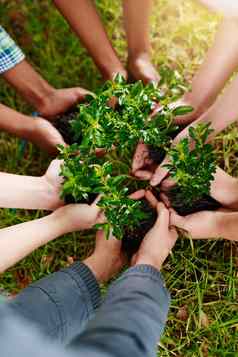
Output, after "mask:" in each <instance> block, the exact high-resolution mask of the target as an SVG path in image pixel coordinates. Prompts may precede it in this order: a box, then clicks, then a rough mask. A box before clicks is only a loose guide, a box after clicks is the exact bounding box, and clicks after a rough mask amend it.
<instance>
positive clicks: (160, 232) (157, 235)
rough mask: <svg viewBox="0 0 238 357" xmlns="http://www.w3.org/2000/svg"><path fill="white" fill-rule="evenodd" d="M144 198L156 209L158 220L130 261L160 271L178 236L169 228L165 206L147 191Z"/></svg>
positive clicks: (168, 217) (168, 216)
mask: <svg viewBox="0 0 238 357" xmlns="http://www.w3.org/2000/svg"><path fill="white" fill-rule="evenodd" d="M145 197H146V198H147V199H148V201H149V202H150V204H151V206H153V207H154V208H156V209H157V212H158V219H157V221H156V223H155V225H154V227H153V228H152V229H151V230H150V231H149V232H148V233H147V234H146V236H145V238H144V240H143V242H142V243H141V246H140V249H139V251H138V253H137V254H136V255H135V256H134V257H133V259H132V264H133V265H136V264H149V265H152V266H154V267H155V268H156V269H158V270H160V269H161V267H162V264H163V263H164V261H165V259H166V258H167V257H168V255H169V253H170V252H171V250H172V249H173V247H174V245H175V243H176V240H177V237H178V234H177V232H176V230H175V229H174V228H170V213H169V210H168V209H167V208H166V207H165V205H164V204H163V203H162V202H158V201H157V199H156V198H155V197H154V196H153V195H152V193H151V192H149V191H148V192H146V195H145Z"/></svg>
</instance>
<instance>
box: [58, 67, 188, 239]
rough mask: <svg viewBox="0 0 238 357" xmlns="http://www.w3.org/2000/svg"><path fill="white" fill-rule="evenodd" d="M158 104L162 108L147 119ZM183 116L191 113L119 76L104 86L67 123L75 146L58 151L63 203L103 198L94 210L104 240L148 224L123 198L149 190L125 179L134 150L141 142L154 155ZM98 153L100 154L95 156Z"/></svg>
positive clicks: (136, 204) (149, 88)
mask: <svg viewBox="0 0 238 357" xmlns="http://www.w3.org/2000/svg"><path fill="white" fill-rule="evenodd" d="M170 77H171V73H170ZM170 80H171V78H170ZM164 82H165V79H164ZM175 82H176V81H175V80H174V81H173V87H174V86H175ZM157 102H160V103H162V104H163V103H165V104H164V105H162V107H161V109H160V110H159V111H158V113H157V114H155V115H153V116H152V115H151V114H152V112H153V108H154V107H155V105H156V103H157ZM188 111H191V107H180V108H179V110H178V108H177V109H171V108H170V107H169V106H168V105H167V97H166V92H163V94H162V91H161V90H160V89H158V88H157V87H156V86H154V85H153V84H149V85H147V86H144V85H143V83H142V82H141V81H139V82H136V83H135V84H127V83H126V82H125V80H124V78H123V77H121V76H117V78H116V79H115V81H109V82H106V84H105V85H104V86H103V87H102V88H101V89H99V91H98V93H97V94H96V96H89V97H88V98H87V103H86V104H81V105H79V107H78V113H77V114H76V116H75V118H74V119H73V120H71V121H70V125H71V131H72V132H73V133H74V140H75V141H76V142H77V143H75V144H73V145H71V146H69V147H66V148H64V147H60V148H59V149H60V158H61V159H63V160H64V165H63V167H62V172H61V175H62V176H63V177H64V184H63V188H62V198H67V197H69V196H70V197H71V199H73V200H74V201H76V202H81V201H83V200H86V201H87V202H90V201H92V199H93V198H95V196H96V195H98V194H102V198H101V200H100V201H99V203H98V205H99V206H100V207H102V208H103V209H104V212H105V215H106V217H107V223H105V224H104V225H103V227H104V229H105V230H106V232H107V234H108V233H109V231H110V229H111V228H112V229H113V234H114V235H115V236H116V237H117V238H119V239H122V238H123V236H124V234H125V231H128V230H130V231H133V228H135V227H138V226H139V224H140V222H141V220H145V219H149V218H150V217H149V213H145V212H144V211H143V203H142V202H140V201H134V200H132V199H131V198H129V197H128V196H129V194H130V193H132V192H134V191H136V190H138V189H140V188H145V187H146V186H147V185H148V184H147V183H144V182H141V181H137V180H136V179H135V178H134V177H133V176H131V175H130V171H131V169H130V168H131V161H132V156H133V153H134V150H135V148H136V145H137V144H138V142H139V141H140V140H142V141H143V142H144V143H146V144H149V145H150V146H153V148H155V149H157V150H165V148H168V147H169V146H170V143H171V135H172V134H173V132H174V131H176V130H177V127H176V125H174V121H173V119H174V117H175V116H176V115H181V113H187V112H188ZM98 149H103V150H104V152H105V154H104V155H103V156H97V155H96V152H97V150H98Z"/></svg>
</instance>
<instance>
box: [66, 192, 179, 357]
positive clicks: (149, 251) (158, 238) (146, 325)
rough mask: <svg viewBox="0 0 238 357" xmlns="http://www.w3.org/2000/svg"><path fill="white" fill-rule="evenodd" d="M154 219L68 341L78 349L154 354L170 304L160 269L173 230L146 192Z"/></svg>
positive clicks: (97, 352)
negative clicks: (81, 328)
mask: <svg viewBox="0 0 238 357" xmlns="http://www.w3.org/2000/svg"><path fill="white" fill-rule="evenodd" d="M146 198H147V199H148V200H149V201H150V203H151V205H152V206H153V207H154V208H155V207H157V211H158V220H157V222H156V223H155V225H154V227H153V228H152V229H151V230H150V231H149V232H148V233H147V235H146V236H145V237H144V239H143V242H142V244H141V246H140V249H139V251H138V252H137V254H136V255H135V256H134V257H133V259H132V265H134V267H133V268H131V269H129V270H128V271H127V272H126V273H124V274H123V275H122V276H121V277H120V278H119V279H118V280H117V281H116V282H115V283H114V284H113V285H112V286H111V288H110V290H109V292H108V294H107V297H106V299H105V301H104V303H103V304H102V306H101V308H100V309H99V310H98V312H97V313H96V315H95V318H94V319H93V320H92V321H90V322H89V324H88V326H87V328H86V330H85V331H84V332H83V333H82V334H81V336H79V337H78V338H77V339H75V340H74V341H73V343H72V344H71V345H70V347H71V348H72V349H73V350H75V351H78V352H80V354H81V355H90V356H92V357H94V356H95V357H96V356H97V357H101V356H115V354H116V356H118V357H120V356H137V357H142V356H148V357H150V356H155V354H156V344H157V343H158V340H159V338H160V336H161V334H162V332H163V329H164V326H165V322H166V319H167V314H168V308H169V294H168V292H167V290H166V288H165V286H164V282H163V279H162V277H161V275H160V272H159V270H160V269H161V267H162V264H163V262H164V261H165V259H166V258H167V256H168V254H169V252H170V251H171V249H172V248H173V246H174V244H175V242H176V239H177V233H176V231H175V230H173V229H172V230H170V229H169V212H168V210H167V209H166V208H165V206H164V205H163V204H161V203H160V204H159V203H158V202H157V200H156V199H155V197H154V196H153V195H152V194H151V193H149V192H147V193H146Z"/></svg>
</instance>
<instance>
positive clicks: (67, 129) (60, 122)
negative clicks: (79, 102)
mask: <svg viewBox="0 0 238 357" xmlns="http://www.w3.org/2000/svg"><path fill="white" fill-rule="evenodd" d="M77 114H78V109H77V107H73V108H71V109H70V110H69V111H68V112H66V113H64V114H62V115H60V116H58V117H57V118H56V119H55V121H54V123H53V124H54V126H55V128H56V129H57V130H58V131H59V132H60V134H61V135H62V137H63V139H64V141H65V142H66V144H68V145H71V144H74V143H75V142H78V141H79V140H77V141H76V140H75V138H74V133H73V130H72V128H71V125H70V122H71V121H72V120H74V119H75V116H76V115H77Z"/></svg>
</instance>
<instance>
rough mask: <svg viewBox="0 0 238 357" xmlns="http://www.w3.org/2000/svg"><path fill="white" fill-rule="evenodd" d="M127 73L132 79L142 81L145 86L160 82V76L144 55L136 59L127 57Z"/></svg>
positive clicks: (148, 58) (146, 55)
mask: <svg viewBox="0 0 238 357" xmlns="http://www.w3.org/2000/svg"><path fill="white" fill-rule="evenodd" d="M128 71H129V73H130V75H131V76H132V77H133V78H134V79H136V80H142V81H143V82H144V83H145V84H147V83H151V82H153V83H155V84H158V83H159V82H160V75H159V73H158V72H157V70H156V68H155V67H154V65H153V64H152V63H151V60H150V57H149V55H148V54H146V53H144V54H142V55H140V56H137V57H129V60H128Z"/></svg>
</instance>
